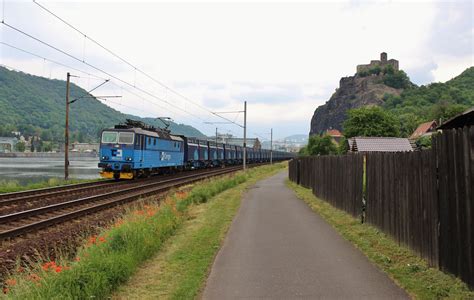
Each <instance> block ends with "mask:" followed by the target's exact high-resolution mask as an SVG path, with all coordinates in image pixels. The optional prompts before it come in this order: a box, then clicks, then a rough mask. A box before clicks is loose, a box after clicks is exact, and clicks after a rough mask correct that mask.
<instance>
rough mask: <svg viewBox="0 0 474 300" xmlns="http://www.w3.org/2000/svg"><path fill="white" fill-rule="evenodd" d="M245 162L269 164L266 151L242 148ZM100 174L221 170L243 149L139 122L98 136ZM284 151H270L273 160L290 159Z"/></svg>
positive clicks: (126, 175) (119, 176) (238, 159)
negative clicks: (99, 138) (219, 168)
mask: <svg viewBox="0 0 474 300" xmlns="http://www.w3.org/2000/svg"><path fill="white" fill-rule="evenodd" d="M246 152H247V153H246V155H247V163H249V164H251V163H261V162H269V161H270V150H265V149H258V150H256V149H253V148H249V147H247V148H246ZM99 155H100V156H99V157H100V162H99V168H100V169H101V171H100V175H101V177H103V178H109V179H116V180H119V179H134V178H137V177H148V176H151V175H154V174H162V173H173V172H177V171H182V170H192V169H202V168H212V167H223V166H228V165H240V164H242V163H243V147H242V146H239V145H230V144H224V143H216V142H215V141H209V140H203V139H198V138H192V137H185V136H183V135H174V134H171V133H170V131H168V130H166V129H162V128H155V127H153V126H150V125H147V124H145V123H143V122H140V121H134V120H127V121H126V122H125V123H124V124H120V125H116V126H114V128H111V129H104V130H103V131H102V133H101V143H100V151H99ZM293 156H294V155H293V154H291V153H287V152H281V151H273V157H272V158H273V161H281V160H287V159H290V158H292V157H293Z"/></svg>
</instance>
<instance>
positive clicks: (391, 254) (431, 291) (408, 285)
mask: <svg viewBox="0 0 474 300" xmlns="http://www.w3.org/2000/svg"><path fill="white" fill-rule="evenodd" d="M287 185H288V186H289V187H290V188H291V189H293V190H294V191H295V193H296V195H297V196H298V198H300V199H302V200H304V201H305V202H306V203H307V204H308V205H309V206H310V207H311V209H312V210H313V211H315V212H317V213H318V214H319V215H321V217H323V218H324V219H325V220H326V221H327V222H328V223H329V224H331V226H332V227H334V228H335V229H336V231H337V232H339V234H341V235H342V236H343V237H344V238H345V239H346V240H348V241H350V242H351V243H353V244H354V245H355V246H356V247H357V248H358V249H359V250H360V251H362V253H364V254H365V255H366V256H367V257H368V258H369V260H370V261H371V262H372V263H374V264H375V265H377V266H378V267H379V268H380V269H382V270H383V271H384V272H385V273H387V274H388V275H389V276H390V277H391V278H392V279H393V280H394V281H395V282H396V283H397V284H398V285H399V286H400V287H402V288H403V289H405V290H406V291H407V292H408V293H409V294H410V295H411V296H412V297H413V298H415V299H444V298H449V299H474V292H472V291H470V290H469V288H468V287H467V285H466V284H465V283H463V282H462V281H461V280H460V279H458V278H456V277H454V276H453V275H450V274H446V273H443V272H441V271H440V270H438V269H435V268H430V267H429V266H428V265H427V263H426V261H424V260H423V259H421V258H420V257H418V256H417V255H416V254H415V253H413V252H412V251H411V250H409V249H407V248H405V247H403V246H399V245H398V243H397V242H396V241H394V240H393V239H391V238H390V237H389V236H387V235H386V234H384V233H383V232H381V231H379V230H378V229H377V228H376V227H374V226H371V225H369V224H361V223H360V220H359V219H356V218H353V217H352V216H351V215H349V214H347V213H345V212H344V211H341V210H339V209H337V208H334V207H333V206H331V205H330V204H328V203H327V202H324V201H322V200H320V199H318V198H317V197H315V196H314V195H313V193H312V191H311V190H310V189H306V188H304V187H301V186H299V185H297V184H295V183H293V182H291V181H289V180H287Z"/></svg>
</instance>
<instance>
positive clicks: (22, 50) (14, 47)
mask: <svg viewBox="0 0 474 300" xmlns="http://www.w3.org/2000/svg"><path fill="white" fill-rule="evenodd" d="M0 44H2V45H5V46H8V47H10V48H13V49H15V50H18V51H21V52H24V53H27V54H29V55H32V56H35V57H37V58H40V59H43V60H46V61H49V62H51V63H53V64H57V65H60V66H62V67H64V68H68V69H71V70H74V71H76V72H81V73H83V74H86V75H89V76H92V77H96V78H97V79H101V80H107V79H106V78H103V77H100V76H97V75H94V74H91V73H89V72H86V71H83V70H80V69H77V68H74V67H71V66H68V65H66V64H63V63H60V62H58V61H55V60H52V59H49V58H46V57H44V56H41V55H38V54H35V53H33V52H30V51H28V50H25V49H22V48H19V47H17V46H13V45H11V44H8V43H5V42H0Z"/></svg>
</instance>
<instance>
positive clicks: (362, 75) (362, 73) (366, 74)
mask: <svg viewBox="0 0 474 300" xmlns="http://www.w3.org/2000/svg"><path fill="white" fill-rule="evenodd" d="M357 75H359V76H360V77H367V76H369V75H370V73H369V71H367V70H362V71H360V72H358V73H357Z"/></svg>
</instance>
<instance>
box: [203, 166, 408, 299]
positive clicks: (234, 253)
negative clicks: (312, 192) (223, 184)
mask: <svg viewBox="0 0 474 300" xmlns="http://www.w3.org/2000/svg"><path fill="white" fill-rule="evenodd" d="M286 177H287V173H286V172H282V173H279V174H277V175H276V176H273V177H271V178H268V179H265V180H263V181H260V182H258V183H257V184H256V185H255V186H254V187H252V188H251V189H250V191H249V192H248V193H247V194H246V196H245V197H244V199H243V202H242V205H241V208H240V210H239V212H238V214H237V216H236V218H235V219H234V221H233V223H232V225H231V228H230V230H229V233H228V235H227V237H226V239H225V241H224V245H223V247H222V248H221V250H220V251H219V253H218V255H217V257H216V259H215V261H214V264H213V267H212V270H211V274H210V275H209V278H208V280H207V284H206V287H205V290H204V292H203V298H204V299H243V298H244V299H262V298H266V299H295V298H306V299H407V298H408V295H407V294H406V293H405V292H404V291H403V290H402V289H400V288H399V287H398V286H397V285H395V284H394V283H393V282H392V281H391V279H390V278H389V277H388V276H387V275H386V274H385V273H383V272H382V271H381V270H379V269H378V268H377V267H375V266H374V265H372V264H371V263H370V262H369V261H368V259H367V258H366V257H365V256H364V255H363V254H362V253H361V252H360V251H359V250H357V249H356V248H355V247H354V246H353V245H352V244H351V243H349V242H348V241H346V240H344V239H343V238H342V237H341V236H340V235H339V234H338V233H337V232H336V231H335V230H334V229H333V228H332V227H331V226H330V225H329V224H328V223H326V222H325V221H324V220H323V219H322V218H321V217H320V216H319V215H318V214H316V213H314V212H313V211H312V210H311V209H310V208H309V207H308V206H307V205H306V203H304V202H303V201H302V200H300V199H298V198H296V196H295V194H294V193H293V191H291V190H290V189H289V188H287V187H286V185H285V183H284V180H285V178H286Z"/></svg>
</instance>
